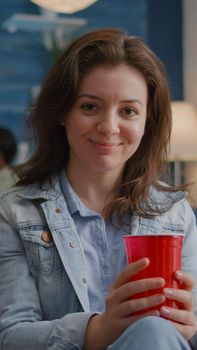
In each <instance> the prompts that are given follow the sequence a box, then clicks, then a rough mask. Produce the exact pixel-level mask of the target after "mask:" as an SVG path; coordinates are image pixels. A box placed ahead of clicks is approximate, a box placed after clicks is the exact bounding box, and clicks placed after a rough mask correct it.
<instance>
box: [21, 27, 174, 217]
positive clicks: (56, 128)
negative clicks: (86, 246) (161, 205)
mask: <svg viewBox="0 0 197 350" xmlns="http://www.w3.org/2000/svg"><path fill="white" fill-rule="evenodd" d="M122 63H124V64H127V65H128V66H130V67H133V68H135V69H137V70H138V71H139V72H140V73H141V74H142V75H143V77H144V78H145V80H146V83H147V88H148V108H147V121H146V126H145V133H144V136H143V138H142V140H141V143H140V145H139V147H138V149H137V151H136V152H135V153H134V154H133V155H132V156H131V158H130V159H129V160H128V161H127V162H126V164H125V168H124V171H123V174H122V178H121V181H120V184H119V186H118V188H116V189H114V193H115V200H113V201H112V202H111V203H110V204H109V205H108V206H107V208H106V212H107V213H108V216H109V217H112V214H113V212H114V211H115V210H116V211H118V213H119V215H120V217H123V215H124V213H125V211H126V210H128V208H129V209H131V210H132V211H134V212H136V213H137V214H139V215H141V216H145V217H146V216H151V215H155V214H157V213H158V209H154V208H153V206H151V205H150V203H149V201H148V198H149V191H150V187H151V186H153V187H156V188H157V189H158V190H161V191H162V190H164V191H168V192H172V191H174V190H175V189H174V188H172V187H171V186H169V187H166V186H164V185H163V184H162V183H161V182H160V181H159V179H160V177H161V174H163V173H164V171H165V169H166V165H167V147H168V142H169V138H170V132H171V124H172V118H171V107H170V105H171V104H170V96H169V88H168V83H167V78H166V72H165V68H164V65H163V64H162V62H161V61H160V59H159V58H158V57H157V56H156V55H155V54H154V53H153V52H152V51H151V50H150V48H149V47H148V46H147V45H146V44H145V43H144V42H143V41H142V40H141V39H140V38H137V37H134V36H128V35H127V34H126V33H125V32H124V31H121V30H119V29H113V28H112V29H100V30H95V31H92V32H90V33H86V34H85V35H83V36H82V37H80V38H78V39H77V40H75V41H74V42H72V43H71V44H70V45H69V46H68V47H67V48H66V49H65V50H64V52H62V54H61V55H60V57H59V59H58V60H57V61H56V63H55V64H54V66H53V67H52V69H51V70H50V71H49V73H48V75H47V77H46V79H45V80H44V82H43V85H42V87H41V90H40V93H39V96H38V98H37V99H36V100H35V101H34V103H33V105H32V107H31V108H30V113H29V121H30V123H31V126H32V128H33V131H34V136H35V139H36V150H35V153H34V155H33V156H32V157H31V158H30V159H29V160H28V161H27V162H26V163H24V164H22V165H20V166H18V167H17V168H16V172H17V174H18V176H19V182H18V184H19V185H28V184H32V183H34V182H40V183H42V182H43V181H44V180H45V179H47V178H52V176H53V175H55V174H58V173H59V172H60V171H61V169H62V168H66V166H67V164H68V160H69V145H68V142H67V139H66V136H65V130H64V128H62V127H61V126H60V125H59V119H60V117H61V116H65V115H66V113H68V112H69V111H70V109H71V108H72V106H73V104H74V102H75V99H76V97H77V95H78V90H79V85H80V82H81V80H82V79H83V77H84V76H85V75H86V74H87V73H88V72H89V71H90V70H92V69H93V68H95V67H96V66H100V65H108V66H109V65H110V66H117V65H119V64H122Z"/></svg>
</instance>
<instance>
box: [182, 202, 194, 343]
mask: <svg viewBox="0 0 197 350" xmlns="http://www.w3.org/2000/svg"><path fill="white" fill-rule="evenodd" d="M183 206H184V210H183V215H184V221H185V239H184V243H183V254H182V255H183V259H182V270H184V271H187V272H189V273H191V274H192V275H193V277H194V278H195V281H196V283H195V286H194V289H193V295H194V300H195V314H196V317H197V226H196V217H195V215H194V212H193V210H192V208H191V207H190V204H189V203H188V201H187V200H186V199H184V200H183ZM189 343H190V345H191V347H192V349H193V350H197V332H196V333H195V335H194V336H193V337H192V338H191V339H190V341H189Z"/></svg>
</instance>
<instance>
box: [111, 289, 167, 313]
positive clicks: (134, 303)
mask: <svg viewBox="0 0 197 350" xmlns="http://www.w3.org/2000/svg"><path fill="white" fill-rule="evenodd" d="M164 301H165V297H164V295H163V294H155V295H152V296H150V297H146V298H139V299H130V300H127V301H126V302H124V303H122V304H119V307H118V308H117V313H118V316H119V317H120V318H122V317H127V316H128V315H132V314H135V313H136V312H138V311H143V310H144V312H148V310H147V309H149V308H151V307H154V306H155V307H156V306H158V305H160V304H163V303H164ZM145 310H146V311H145Z"/></svg>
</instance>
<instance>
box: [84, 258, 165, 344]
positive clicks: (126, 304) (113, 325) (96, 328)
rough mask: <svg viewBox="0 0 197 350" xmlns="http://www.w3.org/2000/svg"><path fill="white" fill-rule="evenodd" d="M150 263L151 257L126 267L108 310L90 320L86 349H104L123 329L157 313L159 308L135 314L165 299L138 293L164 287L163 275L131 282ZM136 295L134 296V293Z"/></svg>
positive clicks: (108, 297) (161, 296) (117, 282)
mask: <svg viewBox="0 0 197 350" xmlns="http://www.w3.org/2000/svg"><path fill="white" fill-rule="evenodd" d="M148 265H149V260H148V259H147V258H143V259H140V260H138V261H136V262H134V263H132V264H129V265H127V266H126V268H125V269H124V270H123V271H122V273H121V274H120V275H119V277H118V278H117V280H116V281H115V282H114V284H113V285H112V287H111V289H110V290H109V293H108V295H107V298H106V311H105V312H104V313H103V314H101V315H96V316H94V317H92V318H91V319H90V322H89V324H88V328H87V335H86V346H85V349H86V350H91V349H94V350H100V349H104V348H105V347H106V346H108V345H109V344H111V343H113V342H114V341H115V340H116V339H117V338H118V337H119V336H120V335H121V334H122V333H123V331H124V330H125V329H126V328H127V327H128V326H129V325H130V324H132V323H133V322H135V321H136V320H138V319H139V318H142V317H145V316H148V315H155V316H159V311H156V310H155V311H149V312H144V313H141V314H140V315H134V313H136V312H137V311H142V310H143V309H146V308H148V307H151V306H155V305H159V304H161V303H163V302H164V301H165V297H164V295H162V294H155V295H152V296H149V297H145V298H140V299H135V296H134V295H135V294H136V293H139V292H145V291H148V290H153V289H158V288H162V287H163V286H164V284H165V281H164V279H163V278H160V277H158V278H157V277H156V278H148V279H143V280H138V281H133V282H131V281H130V278H131V277H132V276H134V275H136V274H137V273H138V272H139V271H141V270H143V269H145V268H146V267H147V266H148ZM132 295H133V296H134V298H133V299H131V298H130V297H131V296H132Z"/></svg>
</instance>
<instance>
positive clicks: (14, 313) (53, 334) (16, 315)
mask: <svg viewBox="0 0 197 350" xmlns="http://www.w3.org/2000/svg"><path fill="white" fill-rule="evenodd" d="M8 221H9V220H8V218H6V216H5V214H4V210H3V208H2V206H1V204H0V242H1V243H0V281H1V283H0V349H4V350H23V349H24V350H26V349H28V350H35V349H36V350H45V349H46V350H62V349H64V350H77V349H82V347H83V343H84V338H85V333H86V327H87V323H88V321H89V318H90V317H91V316H92V314H91V313H85V312H79V313H73V314H68V315H65V316H64V317H62V318H61V319H55V320H51V321H46V320H44V315H43V313H42V309H41V306H40V302H39V295H38V292H37V288H36V283H35V281H34V279H33V277H32V275H31V272H30V269H29V267H28V264H27V260H26V256H25V251H24V247H23V243H22V241H21V240H20V238H19V235H18V233H17V230H16V229H15V228H14V227H13V226H12V224H11V223H10V222H8Z"/></svg>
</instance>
